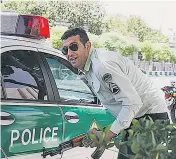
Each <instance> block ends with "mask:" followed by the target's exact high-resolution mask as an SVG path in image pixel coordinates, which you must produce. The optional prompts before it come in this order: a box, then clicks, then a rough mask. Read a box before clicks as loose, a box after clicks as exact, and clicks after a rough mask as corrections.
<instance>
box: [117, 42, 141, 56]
mask: <svg viewBox="0 0 176 159" xmlns="http://www.w3.org/2000/svg"><path fill="white" fill-rule="evenodd" d="M119 49H120V52H121V54H122V55H124V56H129V55H132V54H133V53H134V52H137V50H138V49H137V47H136V46H134V45H132V44H131V45H126V46H122V47H120V48H119Z"/></svg>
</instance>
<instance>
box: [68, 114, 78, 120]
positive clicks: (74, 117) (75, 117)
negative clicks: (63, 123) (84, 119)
mask: <svg viewBox="0 0 176 159" xmlns="http://www.w3.org/2000/svg"><path fill="white" fill-rule="evenodd" d="M65 118H66V119H67V120H71V119H79V117H78V116H71V115H65Z"/></svg>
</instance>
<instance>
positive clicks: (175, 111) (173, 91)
mask: <svg viewBox="0 0 176 159" xmlns="http://www.w3.org/2000/svg"><path fill="white" fill-rule="evenodd" d="M172 83H173V84H174V82H171V86H165V87H163V88H161V89H162V91H163V92H164V93H165V99H166V103H167V107H168V109H169V111H170V116H171V120H172V122H176V87H175V85H173V84H172Z"/></svg>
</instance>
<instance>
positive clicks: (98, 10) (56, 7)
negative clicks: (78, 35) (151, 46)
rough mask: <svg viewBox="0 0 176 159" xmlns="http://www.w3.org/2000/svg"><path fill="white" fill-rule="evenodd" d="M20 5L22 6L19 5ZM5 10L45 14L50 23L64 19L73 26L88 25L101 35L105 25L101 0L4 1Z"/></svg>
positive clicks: (3, 7) (91, 29)
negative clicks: (99, 0)
mask: <svg viewBox="0 0 176 159" xmlns="http://www.w3.org/2000/svg"><path fill="white" fill-rule="evenodd" d="M19 6H20V7H19ZM1 8H2V9H3V10H7V9H9V10H15V11H16V12H17V13H23V14H35V15H43V16H45V17H46V18H48V19H49V22H50V25H51V26H54V25H55V22H56V21H62V22H63V21H64V23H67V24H68V25H69V28H71V27H85V26H86V27H88V30H89V32H91V33H94V34H97V35H100V34H101V32H102V29H101V28H102V26H103V17H104V14H105V12H104V9H103V6H102V5H101V3H100V2H98V1H96V0H93V1H83V0H82V1H63V0H50V1H47V0H43V1H38V0H26V1H23V0H17V1H10V0H7V1H4V2H3V4H2V7H1Z"/></svg>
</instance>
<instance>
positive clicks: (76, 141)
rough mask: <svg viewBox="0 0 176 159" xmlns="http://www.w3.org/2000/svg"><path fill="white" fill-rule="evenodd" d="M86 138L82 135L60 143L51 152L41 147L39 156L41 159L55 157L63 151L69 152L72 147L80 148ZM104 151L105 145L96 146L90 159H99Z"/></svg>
mask: <svg viewBox="0 0 176 159" xmlns="http://www.w3.org/2000/svg"><path fill="white" fill-rule="evenodd" d="M85 137H87V134H82V135H79V136H77V137H75V138H73V139H71V140H69V141H66V142H63V143H61V144H60V145H59V146H58V147H56V148H55V149H53V150H46V148H45V147H43V153H42V154H41V156H43V158H46V156H48V155H50V156H55V155H58V154H60V155H62V154H63V152H64V151H67V150H70V149H72V148H74V147H78V146H79V147H81V146H82V145H83V144H82V140H83V139H84V138H85ZM105 149H106V146H105V145H101V146H98V147H97V148H96V149H95V151H94V152H93V153H92V155H91V157H92V158H93V159H99V158H100V157H101V156H102V154H103V153H104V151H105Z"/></svg>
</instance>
